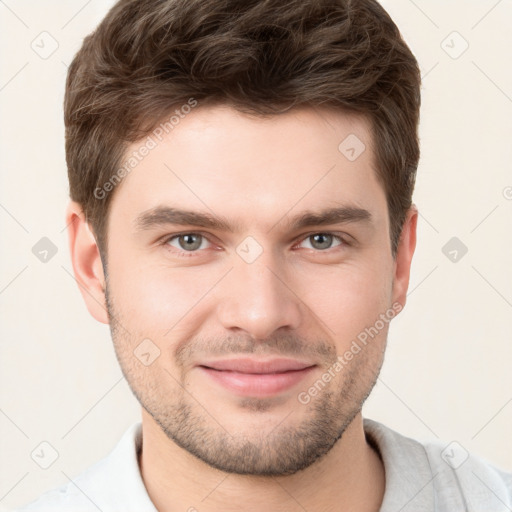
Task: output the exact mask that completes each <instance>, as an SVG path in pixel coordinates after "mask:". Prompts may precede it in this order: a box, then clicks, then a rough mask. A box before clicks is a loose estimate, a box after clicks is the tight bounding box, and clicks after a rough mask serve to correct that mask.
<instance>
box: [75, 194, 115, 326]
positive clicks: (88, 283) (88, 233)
mask: <svg viewBox="0 0 512 512" xmlns="http://www.w3.org/2000/svg"><path fill="white" fill-rule="evenodd" d="M66 225H67V227H68V236H69V250H70V254H71V262H72V264H73V271H74V274H75V279H76V281H77V283H78V287H79V289H80V293H81V294H82V297H83V299H84V301H85V304H86V306H87V309H88V310H89V313H91V315H92V316H93V317H94V318H95V319H96V320H98V322H101V323H104V324H108V323H109V318H108V313H107V308H106V301H105V276H104V274H103V265H102V262H101V257H100V251H99V249H98V245H97V244H96V239H95V237H94V235H93V233H92V230H91V229H90V228H89V225H88V223H87V222H86V220H85V215H84V213H83V211H82V207H81V206H80V204H78V203H76V202H74V201H71V202H70V203H69V205H68V207H67V209H66Z"/></svg>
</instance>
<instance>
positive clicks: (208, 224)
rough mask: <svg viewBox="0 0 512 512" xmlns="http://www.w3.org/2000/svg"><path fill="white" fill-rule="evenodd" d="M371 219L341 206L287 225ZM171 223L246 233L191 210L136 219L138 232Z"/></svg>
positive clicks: (164, 210) (154, 211)
mask: <svg viewBox="0 0 512 512" xmlns="http://www.w3.org/2000/svg"><path fill="white" fill-rule="evenodd" d="M371 219H372V214H371V213H370V212H369V211H368V210H365V209H364V208H358V207H355V206H341V207H337V208H327V209H325V210H321V211H319V212H312V211H307V212H304V213H301V214H299V215H297V216H295V217H293V218H291V219H290V220H289V221H288V222H287V224H286V225H287V227H288V229H290V230H292V231H296V230H299V229H302V228H305V227H311V226H322V225H328V224H341V223H348V222H366V223H369V222H371ZM167 224H176V225H183V226H185V225H186V226H196V227H202V228H208V229H215V230H218V231H225V232H230V233H234V232H237V231H241V230H242V229H241V224H239V223H232V222H230V221H228V220H227V219H226V218H224V217H221V216H216V215H211V214H209V213H202V212H195V211H190V210H181V209H178V208H171V207H168V206H157V207H155V208H151V209H150V210H146V211H144V212H142V213H141V214H140V215H139V216H138V217H137V218H136V219H135V226H136V230H137V231H138V232H139V231H146V230H149V229H152V228H156V227H160V226H165V225H167ZM276 224H277V223H276ZM271 229H273V228H271Z"/></svg>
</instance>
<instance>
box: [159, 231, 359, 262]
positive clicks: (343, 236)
mask: <svg viewBox="0 0 512 512" xmlns="http://www.w3.org/2000/svg"><path fill="white" fill-rule="evenodd" d="M183 235H200V236H202V237H203V238H205V239H206V240H207V241H208V242H209V243H210V244H213V243H214V242H213V241H212V240H211V239H210V237H212V236H213V235H211V234H210V233H205V232H203V231H181V232H179V233H172V234H168V235H165V236H164V237H162V238H161V239H160V240H159V242H158V243H159V244H160V245H163V246H165V248H167V249H168V250H169V251H171V252H172V253H174V254H175V255H177V256H178V257H182V256H183V257H190V256H194V255H197V254H200V253H202V252H204V251H205V250H206V249H201V250H196V251H185V250H179V249H177V248H176V247H171V246H169V245H167V244H168V242H169V241H171V240H173V239H174V238H178V237H180V236H183ZM313 235H330V236H333V237H335V238H337V239H338V240H339V241H340V244H339V245H336V246H334V247H330V248H329V249H325V250H323V251H322V250H315V249H312V250H313V251H315V252H318V253H320V254H321V253H328V252H329V251H330V250H331V249H336V247H342V246H352V245H353V239H352V237H351V236H350V235H348V234H347V233H343V232H336V231H327V230H326V231H318V230H317V231H310V232H308V233H303V234H302V235H300V237H299V238H296V239H295V242H294V246H293V247H296V246H297V245H299V244H300V243H302V242H303V241H304V240H306V239H308V238H309V237H311V236H313Z"/></svg>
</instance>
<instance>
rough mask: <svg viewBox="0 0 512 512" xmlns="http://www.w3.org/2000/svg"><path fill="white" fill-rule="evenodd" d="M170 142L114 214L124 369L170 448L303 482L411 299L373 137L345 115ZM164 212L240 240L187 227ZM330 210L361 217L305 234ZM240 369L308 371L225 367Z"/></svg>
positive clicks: (357, 403)
mask: <svg viewBox="0 0 512 512" xmlns="http://www.w3.org/2000/svg"><path fill="white" fill-rule="evenodd" d="M349 136H350V137H351V138H349V139H347V137H349ZM354 136H356V137H357V139H359V141H360V142H358V141H357V139H355V138H354ZM345 139H347V142H345V143H344V144H342V145H341V150H340V149H339V146H340V143H342V142H343V141H344V140H345ZM155 140H156V141H157V142H158V145H157V146H156V147H154V148H153V149H151V150H150V151H149V154H148V155H147V156H145V158H143V159H142V160H141V161H140V163H138V165H137V167H136V168H135V169H134V170H132V171H131V172H130V173H129V174H128V175H127V176H126V177H125V178H124V181H123V182H122V183H121V185H119V187H118V190H115V195H114V197H113V199H112V204H111V212H110V218H109V226H108V240H109V242H108V244H109V250H108V281H107V305H108V311H109V318H110V322H111V330H112V337H113V341H114V345H115V350H116V354H117V357H118V359H119V362H120V364H121V367H122V370H123V372H124V374H125V377H126V379H127V381H128V382H129V384H130V386H131V388H132V390H133V392H134V394H135V395H136V396H137V397H138V399H139V401H140V403H141V404H142V406H143V407H144V409H145V410H146V411H147V413H149V415H150V416H151V417H152V418H153V419H154V421H155V422H156V423H157V424H158V425H160V427H161V428H162V429H163V431H164V432H165V433H166V434H167V436H168V437H169V438H170V439H172V440H173V441H174V442H176V443H177V444H178V445H179V446H181V447H182V448H184V449H186V450H188V451H189V452H190V453H192V454H194V455H195V456H197V457H199V458H200V459H201V460H203V461H204V462H206V463H208V464H210V465H212V466H214V467H217V468H219V469H221V470H223V471H227V472H234V473H240V474H244V473H245V474H259V475H283V474H292V473H294V472H296V471H298V470H300V469H302V468H305V467H307V466H309V465H310V464H311V463H313V462H314V461H315V460H316V459H318V458H319V457H321V456H322V455H324V454H325V453H327V452H328V451H329V450H330V449H331V448H332V447H333V445H334V443H335V442H336V441H337V440H338V439H339V438H340V436H341V435H342V433H343V432H344V430H345V429H346V428H347V426H348V425H349V424H350V423H351V421H352V420H353V418H354V417H355V416H356V415H357V414H358V413H359V412H360V410H361V407H362V404H363V402H364V400H365V399H366V397H367V396H368V394H369V393H370V391H371V389H372V388H373V386H374V384H375V381H376V379H377V376H378V372H379V370H380V367H381V364H382V361H383V354H384V349H385V344H386V337H387V331H388V325H389V320H388V321H382V318H383V316H386V315H387V316H386V318H391V317H392V316H393V315H392V314H391V315H390V311H391V313H393V312H394V311H393V310H392V304H393V302H394V301H395V300H396V299H397V296H396V291H394V287H393V278H394V268H395V266H394V261H393V259H392V256H391V248H390V240H389V221H388V211H387V205H386V197H385V193H384V190H383V189H382V187H381V185H380V184H379V183H378V181H377V179H376V173H375V170H374V169H373V167H372V166H373V160H372V158H373V157H372V151H371V147H370V145H371V140H370V135H369V129H368V126H367V125H366V124H365V123H364V122H363V120H362V119H361V118H355V117H350V118H349V117H347V116H346V115H344V114H341V113H334V112H332V111H330V112H327V111H315V110H312V109H302V110H295V111H293V112H290V113H287V114H285V115H280V116H274V117H272V118H268V119H261V118H250V117H246V116H243V115H242V114H240V113H237V112H236V111H234V110H232V109H229V108H227V107H223V108H222V107H215V108H214V107H207V108H206V107H201V106H199V107H198V108H196V109H195V110H193V111H192V112H191V113H190V114H188V115H187V116H186V117H185V118H184V119H181V120H180V123H179V125H177V126H175V128H174V129H173V130H172V131H170V133H169V134H168V135H166V136H165V137H164V138H163V140H162V141H161V142H159V141H158V139H157V138H155ZM144 142H145V140H144V141H142V142H141V143H138V144H134V145H133V146H132V147H131V148H130V150H129V151H128V154H127V156H129V155H130V154H132V152H133V151H137V150H138V149H139V148H140V146H141V145H142V144H143V143H144ZM361 142H362V143H364V144H365V145H366V150H364V151H363V152H362V153H361V154H360V155H359V156H357V155H358V153H359V152H360V151H361V149H362V147H363V146H361ZM347 145H348V147H345V146H347ZM351 147H353V148H354V151H351ZM354 156H356V157H357V158H355V159H354ZM156 208H172V209H176V210H186V211H188V212H195V213H197V214H202V215H207V216H209V217H211V218H219V219H222V220H223V221H224V222H225V223H227V224H229V226H230V227H231V229H228V228H227V226H221V225H208V226H199V225H197V224H196V223H195V222H193V220H192V219H190V218H189V219H186V220H185V222H186V223H184V224H180V223H178V221H179V218H180V217H179V216H177V217H176V218H175V220H174V221H172V219H170V218H169V216H168V215H167V216H166V214H165V213H163V214H160V215H151V213H155V210H154V209H156ZM333 208H347V209H348V210H346V211H345V216H344V217H343V218H338V219H330V221H329V222H328V223H322V222H320V221H319V220H317V221H315V222H314V223H310V224H306V225H304V224H303V225H298V224H297V221H300V219H301V217H302V216H303V215H305V214H317V215H321V214H322V213H323V212H325V211H326V210H328V209H333ZM167 213H169V212H167ZM165 219H167V220H168V221H169V222H162V221H163V220H165ZM171 221H172V222H171ZM395 306H396V305H395ZM395 309H396V308H395ZM381 315H382V316H381ZM379 319H381V320H380V321H379ZM372 326H373V330H371V331H368V330H367V331H365V329H368V328H370V327H372ZM376 331H377V332H376ZM364 332H366V343H365V344H363V343H362V342H361V340H362V339H364V338H365V336H364V335H362V334H361V333H364ZM368 332H371V336H370V335H369V334H368ZM358 336H359V337H358ZM354 341H355V342H356V343H357V345H358V346H359V349H360V350H359V351H357V349H355V348H354V344H353V343H354ZM351 347H352V348H351ZM351 350H352V354H353V357H351V358H350V357H349V359H347V357H345V356H344V354H345V353H346V352H347V351H351ZM338 356H340V359H339V360H338V359H337V357H338ZM240 358H244V359H253V360H257V361H269V360H275V359H277V358H281V359H282V358H287V359H292V360H295V361H299V362H301V363H303V366H304V365H306V366H309V367H310V368H309V369H306V370H303V371H300V372H298V371H295V372H287V373H286V374H285V373H282V372H281V373H280V374H274V375H273V376H272V375H269V374H268V371H267V374H266V375H262V374H261V373H262V372H263V373H265V368H263V369H262V368H259V369H257V370H256V371H257V372H258V371H259V373H260V375H259V376H255V375H248V374H247V373H245V374H242V375H240V373H243V372H233V371H231V372H230V371H229V370H225V369H224V370H223V371H221V370H219V369H217V370H215V369H212V368H213V366H215V364H217V366H218V361H220V360H224V361H225V360H227V359H229V360H231V362H232V360H234V359H240ZM336 361H338V365H336ZM228 366H229V362H228ZM340 366H341V369H340ZM206 367H209V368H210V369H207V368H206ZM267 370H268V369H267ZM246 371H247V369H246ZM252 371H254V369H253V370H252ZM327 373H329V374H330V375H331V378H330V379H329V378H328V377H327V378H326V377H325V375H326V374H327ZM219 377H221V378H219ZM322 379H323V380H322ZM319 381H320V384H318V382H319ZM326 381H327V382H326ZM315 383H316V388H315V389H316V392H315V391H314V390H313V391H311V388H312V387H313V388H314V386H315Z"/></svg>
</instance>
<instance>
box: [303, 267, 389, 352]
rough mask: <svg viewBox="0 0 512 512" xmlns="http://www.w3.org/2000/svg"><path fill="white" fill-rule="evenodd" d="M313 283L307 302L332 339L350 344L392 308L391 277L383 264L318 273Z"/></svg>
mask: <svg viewBox="0 0 512 512" xmlns="http://www.w3.org/2000/svg"><path fill="white" fill-rule="evenodd" d="M310 282H314V283H315V285H314V286H313V287H312V288H310V290H309V293H308V297H309V298H308V300H307V301H305V302H306V303H307V304H308V306H310V307H311V308H312V310H313V311H314V312H315V314H316V315H317V316H318V317H319V318H320V319H321V320H322V321H323V322H324V323H325V324H326V325H327V326H328V327H329V329H330V331H329V332H330V334H331V335H333V336H334V337H337V338H339V339H342V340H345V341H347V342H349V341H350V339H352V338H354V337H355V336H357V334H359V333H360V332H361V331H363V330H364V329H365V328H366V327H368V326H369V325H373V324H374V323H375V321H376V320H377V319H378V318H379V315H380V314H381V313H385V312H386V310H387V309H388V308H389V307H390V301H391V296H392V295H391V292H392V287H391V276H390V274H389V269H387V268H385V266H384V265H382V264H381V265H380V267H379V266H378V265H377V264H375V265H371V266H364V267H363V266H360V267H359V266H345V267H339V268H338V269H329V271H327V272H325V273H322V272H321V271H319V272H318V274H317V276H316V278H315V280H314V281H310ZM331 331H332V332H331ZM333 332H334V333H335V334H333Z"/></svg>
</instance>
